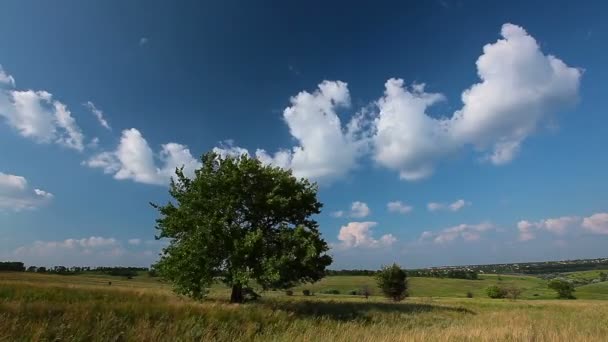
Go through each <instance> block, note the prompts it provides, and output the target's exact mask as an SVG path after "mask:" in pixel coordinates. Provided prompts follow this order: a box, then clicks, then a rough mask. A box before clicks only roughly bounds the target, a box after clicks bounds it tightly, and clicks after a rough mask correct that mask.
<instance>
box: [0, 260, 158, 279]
mask: <svg viewBox="0 0 608 342" xmlns="http://www.w3.org/2000/svg"><path fill="white" fill-rule="evenodd" d="M0 271H11V272H32V273H51V274H62V275H75V274H82V273H101V274H107V275H112V276H121V277H134V276H136V275H137V274H138V273H139V272H148V273H149V274H150V275H151V276H154V275H155V272H153V271H150V269H148V268H147V267H120V266H119V267H87V266H85V267H79V266H73V267H66V266H52V267H45V266H29V267H27V268H26V267H25V265H24V263H22V262H18V261H0Z"/></svg>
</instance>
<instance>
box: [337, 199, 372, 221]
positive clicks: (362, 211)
mask: <svg viewBox="0 0 608 342" xmlns="http://www.w3.org/2000/svg"><path fill="white" fill-rule="evenodd" d="M371 213H372V211H371V209H369V207H368V206H367V203H365V202H361V201H355V202H353V203H352V205H351V206H350V211H348V212H345V211H344V210H338V211H334V212H332V213H331V216H333V217H345V216H348V217H352V218H363V217H367V216H369V215H370V214H371Z"/></svg>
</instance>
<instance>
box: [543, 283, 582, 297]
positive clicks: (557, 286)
mask: <svg viewBox="0 0 608 342" xmlns="http://www.w3.org/2000/svg"><path fill="white" fill-rule="evenodd" d="M547 286H549V288H550V289H552V290H554V291H555V292H557V298H562V299H575V298H576V297H574V295H573V294H572V293H573V292H574V291H575V290H574V285H572V284H571V283H569V282H567V281H565V280H561V279H553V280H551V281H550V282H549V283H548V284H547Z"/></svg>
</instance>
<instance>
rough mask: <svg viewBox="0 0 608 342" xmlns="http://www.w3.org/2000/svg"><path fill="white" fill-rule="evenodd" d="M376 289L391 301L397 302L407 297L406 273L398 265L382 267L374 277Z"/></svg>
mask: <svg viewBox="0 0 608 342" xmlns="http://www.w3.org/2000/svg"><path fill="white" fill-rule="evenodd" d="M376 279H377V280H378V287H379V288H380V290H381V291H382V293H383V294H384V296H386V297H387V298H390V299H391V300H393V301H395V302H398V301H401V300H403V299H404V298H405V297H407V296H408V292H407V285H408V284H407V273H405V270H403V269H402V268H401V267H399V265H397V264H392V265H391V266H384V267H383V268H382V270H380V272H378V274H377V275H376Z"/></svg>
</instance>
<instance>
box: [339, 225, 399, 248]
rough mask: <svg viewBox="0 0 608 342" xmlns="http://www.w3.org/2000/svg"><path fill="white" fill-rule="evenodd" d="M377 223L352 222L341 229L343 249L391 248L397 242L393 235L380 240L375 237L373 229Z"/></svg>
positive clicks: (340, 238)
mask: <svg viewBox="0 0 608 342" xmlns="http://www.w3.org/2000/svg"><path fill="white" fill-rule="evenodd" d="M377 225H378V223H377V222H350V223H348V224H347V225H346V226H342V227H341V228H340V233H339V234H338V240H340V244H339V245H338V247H341V248H356V247H362V248H376V247H387V246H391V245H392V244H394V243H395V242H396V241H397V238H396V237H394V236H393V235H392V234H385V235H382V236H381V237H380V238H379V239H375V238H374V237H373V232H372V228H373V227H375V226H377Z"/></svg>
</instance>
